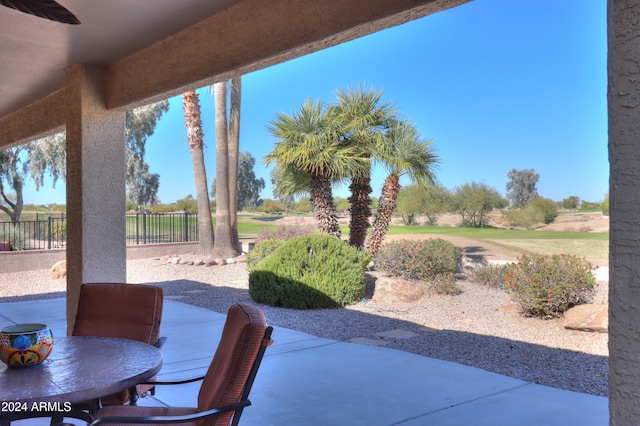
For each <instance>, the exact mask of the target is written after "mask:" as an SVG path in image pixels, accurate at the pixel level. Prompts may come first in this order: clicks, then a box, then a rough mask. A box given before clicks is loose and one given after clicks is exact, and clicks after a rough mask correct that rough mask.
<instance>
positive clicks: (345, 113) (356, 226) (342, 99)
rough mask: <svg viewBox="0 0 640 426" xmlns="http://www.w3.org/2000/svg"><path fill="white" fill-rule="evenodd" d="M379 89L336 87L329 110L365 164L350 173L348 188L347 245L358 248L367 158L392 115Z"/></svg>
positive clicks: (367, 211) (363, 231) (367, 194)
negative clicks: (334, 98) (334, 101)
mask: <svg viewBox="0 0 640 426" xmlns="http://www.w3.org/2000/svg"><path fill="white" fill-rule="evenodd" d="M381 99H382V91H377V92H376V91H374V90H373V89H368V90H367V89H365V88H364V87H362V86H360V87H358V88H355V89H347V90H343V89H338V90H337V93H336V105H335V106H334V107H333V108H332V110H331V113H332V114H333V115H335V119H336V120H339V121H340V122H341V123H343V126H344V127H345V130H346V134H345V135H344V138H345V139H346V140H348V141H351V142H352V143H354V144H355V145H356V147H357V148H358V149H359V150H360V153H359V155H361V156H362V157H363V158H364V159H365V160H366V161H367V162H368V167H367V168H366V169H365V170H363V171H362V173H359V174H354V175H353V176H351V184H350V186H349V189H350V191H351V196H350V197H349V202H350V203H351V209H350V212H351V215H350V216H351V217H350V221H349V244H351V245H352V246H355V247H358V248H362V247H363V246H364V242H365V239H366V237H367V229H368V228H369V217H371V208H370V205H371V192H372V191H373V190H372V189H371V166H370V162H371V160H370V158H371V157H372V156H374V157H375V156H376V152H377V151H378V150H379V145H380V144H381V143H384V139H383V135H384V133H385V132H386V129H387V128H388V127H389V125H390V123H391V122H392V120H393V119H394V118H395V110H394V108H393V105H392V104H390V103H388V102H382V101H381Z"/></svg>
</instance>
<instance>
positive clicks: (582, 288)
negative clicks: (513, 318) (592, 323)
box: [506, 254, 596, 318]
mask: <svg viewBox="0 0 640 426" xmlns="http://www.w3.org/2000/svg"><path fill="white" fill-rule="evenodd" d="M593 271H594V266H593V265H591V263H589V262H588V261H587V260H585V259H579V258H577V257H576V256H565V255H564V254H560V255H557V254H556V255H553V256H549V257H536V256H526V255H524V254H523V255H522V257H519V258H518V262H513V263H512V264H510V265H509V268H508V269H507V273H506V288H507V291H509V292H510V293H511V294H512V295H513V297H514V298H515V299H516V301H517V302H518V305H519V306H520V310H521V311H522V312H523V313H524V314H525V315H527V316H536V317H542V318H554V317H560V316H562V314H563V313H564V312H565V311H566V310H567V309H569V308H571V307H573V306H575V305H580V304H582V303H588V302H589V301H591V299H592V298H593V294H594V291H595V282H596V279H595V276H594V274H593Z"/></svg>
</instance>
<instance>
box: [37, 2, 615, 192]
mask: <svg viewBox="0 0 640 426" xmlns="http://www.w3.org/2000/svg"><path fill="white" fill-rule="evenodd" d="M606 49H607V39H606V0H562V1H558V0H510V1H504V0H475V1H473V2H471V3H468V4H465V5H462V6H459V7H456V8H453V9H451V10H448V11H444V12H441V13H438V14H435V15H431V16H427V17H425V18H422V19H420V20H417V21H413V22H410V23H407V24H404V25H401V26H398V27H395V28H391V29H388V30H385V31H382V32H379V33H376V34H372V35H370V36H367V37H364V38H361V39H358V40H354V41H351V42H349V43H345V44H342V45H340V46H336V47H333V48H330V49H326V50H323V51H320V52H316V53H314V54H311V55H308V56H305V57H303V58H298V59H295V60H291V61H288V62H286V63H283V64H280V65H277V66H274V67H271V68H268V69H264V70H260V71H256V72H253V73H251V74H247V75H245V76H243V92H242V112H241V114H242V115H241V132H240V149H241V150H242V151H250V152H251V154H252V155H253V156H254V157H255V158H256V162H257V165H256V168H255V172H256V175H257V176H259V177H262V178H264V180H265V182H267V188H266V189H265V190H264V191H263V193H262V197H263V198H273V195H272V193H271V185H270V182H269V171H268V170H267V169H266V168H265V167H264V166H263V164H262V159H263V155H264V154H266V153H268V152H269V151H270V150H271V149H272V147H273V143H274V142H275V139H274V138H273V136H271V135H270V134H269V132H268V131H267V130H266V126H267V124H268V123H269V121H270V120H272V119H273V118H274V117H275V115H276V114H277V113H278V112H286V113H292V112H294V111H296V110H297V109H298V108H299V106H300V105H301V104H302V103H303V102H304V101H305V99H307V98H309V97H310V98H312V99H314V100H317V99H322V100H324V101H327V102H330V101H332V100H333V96H334V93H335V89H336V88H347V87H355V86H359V85H365V86H367V87H372V88H374V89H381V90H383V92H384V98H385V99H387V100H389V101H392V102H395V103H396V106H397V107H398V109H399V111H400V114H401V116H402V118H405V119H411V120H412V121H413V122H414V123H415V124H416V125H417V127H418V129H419V131H420V133H421V135H422V136H423V137H424V138H427V139H430V138H433V139H435V144H434V147H435V149H436V151H437V153H438V155H439V156H440V158H441V164H440V166H439V168H438V169H437V170H436V175H437V177H438V180H439V182H440V183H441V184H443V185H444V186H446V187H447V188H450V189H453V188H455V187H456V186H458V185H462V184H465V183H470V182H472V181H475V182H482V183H485V184H487V185H489V186H491V187H493V188H495V189H496V190H498V191H499V192H500V193H502V194H503V195H505V192H506V190H505V186H506V183H507V173H508V171H509V170H511V169H512V168H516V169H520V170H521V169H530V168H533V169H535V171H536V172H537V173H538V174H540V181H539V182H538V192H539V193H540V195H542V196H544V197H548V198H551V199H553V200H557V201H558V200H562V199H564V198H566V197H569V196H571V195H577V196H578V197H580V198H581V199H583V200H588V201H599V200H602V199H603V197H604V194H605V193H606V192H608V182H609V162H608V153H607V104H606V102H607V100H606V88H607V86H606V83H607V82H606V54H607V50H606ZM199 93H200V101H201V104H202V117H203V121H204V133H205V144H206V145H207V149H206V151H205V159H206V166H207V175H208V179H209V186H210V185H211V181H212V180H213V178H214V176H215V129H214V124H213V123H214V111H213V98H212V96H209V95H208V94H207V92H206V91H205V90H200V91H199ZM147 161H148V163H149V164H150V168H151V171H152V172H154V173H158V174H160V188H159V194H158V195H159V198H160V200H161V201H162V202H164V203H171V202H174V201H176V200H177V199H180V198H183V197H185V196H186V195H188V194H192V195H194V196H195V185H194V182H193V173H192V169H191V157H190V154H189V150H188V145H187V143H186V131H185V128H184V119H183V111H182V105H181V99H180V97H176V98H172V99H170V110H169V112H168V113H167V114H165V116H163V117H162V119H161V120H160V121H159V123H158V126H157V127H156V131H155V133H154V135H153V136H151V137H150V138H149V140H148V142H147ZM384 177H385V174H384V170H382V169H377V170H376V171H375V173H374V176H373V182H372V186H373V189H374V193H373V195H374V196H379V194H380V188H381V186H382V183H383V180H384ZM403 183H404V184H406V183H408V182H403ZM56 188H57V189H56V190H51V189H50V185H49V186H47V187H45V188H43V189H41V190H40V192H39V193H36V192H35V191H34V189H33V186H32V185H28V186H27V188H26V190H25V202H26V203H34V204H44V203H50V202H59V203H64V202H65V196H64V184H63V183H58V185H57V187H56ZM347 192H348V191H347V188H346V187H345V188H336V190H335V191H334V195H336V196H347Z"/></svg>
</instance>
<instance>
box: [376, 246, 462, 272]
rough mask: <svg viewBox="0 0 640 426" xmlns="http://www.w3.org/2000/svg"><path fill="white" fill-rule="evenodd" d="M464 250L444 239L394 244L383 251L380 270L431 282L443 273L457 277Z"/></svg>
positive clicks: (382, 249) (381, 251) (377, 266)
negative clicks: (461, 252) (456, 273)
mask: <svg viewBox="0 0 640 426" xmlns="http://www.w3.org/2000/svg"><path fill="white" fill-rule="evenodd" d="M460 257H461V254H460V249H459V248H457V247H456V246H454V245H453V244H451V243H450V242H448V241H445V240H443V239H440V238H434V239H428V240H422V241H412V240H399V241H392V242H389V243H387V244H385V245H383V246H382V247H381V248H380V251H379V252H378V257H377V259H376V268H377V269H379V270H381V271H384V272H386V273H387V274H389V275H391V276H394V277H399V278H403V279H407V280H422V281H429V280H431V279H433V278H435V277H436V276H437V275H440V274H447V273H449V274H455V272H456V271H457V269H458V262H459V261H460Z"/></svg>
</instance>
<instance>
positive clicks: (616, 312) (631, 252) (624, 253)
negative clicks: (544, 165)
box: [607, 0, 640, 425]
mask: <svg viewBox="0 0 640 426" xmlns="http://www.w3.org/2000/svg"><path fill="white" fill-rule="evenodd" d="M607 13H608V44H609V45H608V53H609V55H608V72H609V88H608V104H609V161H610V163H611V177H610V188H609V191H610V193H609V195H610V221H611V223H610V243H609V251H610V252H609V258H610V262H609V265H610V273H609V411H610V419H611V420H610V424H611V425H638V424H640V25H639V24H638V23H639V22H640V1H638V0H609V2H608V12H607Z"/></svg>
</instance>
